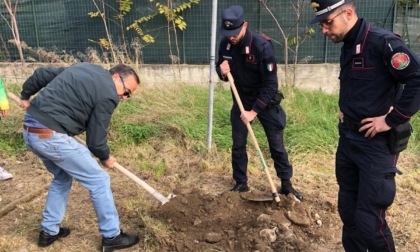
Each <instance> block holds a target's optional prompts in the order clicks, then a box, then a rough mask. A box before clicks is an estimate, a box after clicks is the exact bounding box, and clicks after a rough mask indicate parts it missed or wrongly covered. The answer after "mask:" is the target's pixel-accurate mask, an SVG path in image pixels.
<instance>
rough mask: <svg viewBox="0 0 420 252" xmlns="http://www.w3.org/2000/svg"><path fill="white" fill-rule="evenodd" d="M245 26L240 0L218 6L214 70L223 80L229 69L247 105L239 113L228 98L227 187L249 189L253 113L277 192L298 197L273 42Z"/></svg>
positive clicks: (234, 189)
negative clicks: (221, 8)
mask: <svg viewBox="0 0 420 252" xmlns="http://www.w3.org/2000/svg"><path fill="white" fill-rule="evenodd" d="M247 27H248V23H247V22H246V21H245V15H244V10H243V8H242V7H241V6H238V5H233V6H230V7H229V8H227V9H225V10H224V11H223V14H222V26H221V29H220V31H221V34H222V36H223V38H222V41H221V42H220V46H219V58H218V61H217V64H216V71H217V73H218V75H219V77H220V79H222V80H224V81H227V77H226V75H227V74H228V73H229V72H230V73H231V74H232V76H233V78H234V79H235V85H236V88H237V90H238V93H239V96H240V98H241V101H242V103H243V105H244V109H245V110H246V111H245V112H244V113H243V114H241V111H240V109H239V107H238V103H237V102H236V100H235V99H233V106H232V109H231V115H230V120H231V123H232V141H233V145H232V167H233V179H234V180H235V181H236V185H235V186H234V187H233V188H232V189H231V191H238V192H246V191H248V190H249V187H248V183H247V182H248V178H247V165H248V156H247V153H246V142H247V135H248V130H247V128H246V124H247V123H251V122H252V121H253V120H254V119H255V118H256V117H258V119H259V120H260V122H261V124H262V125H263V127H264V131H265V133H266V135H267V140H268V144H269V147H270V152H271V157H272V158H273V160H274V167H275V169H276V172H277V176H278V177H279V178H280V179H281V187H280V190H279V192H280V193H281V194H286V195H287V194H289V193H292V194H293V195H295V196H296V198H298V199H299V200H302V199H303V196H302V195H301V194H300V193H299V192H297V191H296V190H295V189H294V188H293V186H292V182H291V180H290V179H291V177H292V176H293V167H292V165H291V164H290V163H289V159H288V154H287V152H286V149H285V148H284V142H283V130H284V128H285V127H286V113H285V112H284V111H283V108H282V107H281V105H280V100H281V98H282V96H281V95H280V93H279V91H278V79H277V65H276V59H275V57H274V48H273V45H272V44H271V41H270V38H268V37H267V36H262V35H260V34H257V33H255V32H252V31H250V30H248V29H247ZM276 97H277V98H276Z"/></svg>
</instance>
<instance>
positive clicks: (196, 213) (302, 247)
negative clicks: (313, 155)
mask: <svg viewBox="0 0 420 252" xmlns="http://www.w3.org/2000/svg"><path fill="white" fill-rule="evenodd" d="M176 192H178V193H177V197H176V198H174V199H172V200H170V201H169V202H168V203H166V204H165V205H163V206H162V207H160V208H159V209H158V210H156V211H153V212H152V216H153V217H154V218H160V219H165V220H166V221H167V223H168V224H169V225H170V226H171V227H172V230H173V231H174V232H173V234H172V235H171V236H170V237H169V238H167V239H165V241H164V242H165V243H166V244H167V247H168V250H170V251H261V252H264V251H332V250H333V249H334V248H332V247H331V246H330V245H327V244H331V242H332V243H334V242H335V241H334V237H333V236H332V237H331V236H329V237H325V234H326V233H328V232H329V230H330V226H331V225H335V224H336V223H332V222H331V221H332V220H331V218H328V216H330V215H331V214H333V213H334V212H335V211H336V207H335V206H334V204H333V203H331V202H319V203H317V206H316V207H313V202H312V203H310V202H305V201H303V202H300V201H298V200H296V198H295V197H294V196H293V195H289V196H290V197H285V196H283V195H282V196H281V200H280V202H279V203H277V202H275V201H274V200H272V201H271V202H270V201H267V202H257V201H255V202H254V201H250V200H248V198H252V199H255V198H260V197H261V196H264V197H265V198H269V196H270V195H256V196H255V195H253V193H252V192H251V193H233V192H223V193H221V194H219V195H211V194H206V193H203V191H200V190H198V189H189V188H181V189H177V190H176ZM314 244H317V245H314Z"/></svg>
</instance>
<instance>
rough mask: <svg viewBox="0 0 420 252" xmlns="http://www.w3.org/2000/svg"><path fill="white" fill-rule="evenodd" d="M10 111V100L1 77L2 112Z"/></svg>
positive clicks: (0, 97) (0, 104)
mask: <svg viewBox="0 0 420 252" xmlns="http://www.w3.org/2000/svg"><path fill="white" fill-rule="evenodd" d="M8 109H9V100H8V99H7V96H6V90H5V89H4V86H3V80H2V78H1V77H0V111H2V110H8Z"/></svg>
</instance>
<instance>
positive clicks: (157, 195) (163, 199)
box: [7, 92, 175, 205]
mask: <svg viewBox="0 0 420 252" xmlns="http://www.w3.org/2000/svg"><path fill="white" fill-rule="evenodd" d="M7 95H8V96H9V98H10V99H12V100H13V101H15V102H17V103H18V104H21V102H22V101H21V100H20V99H19V97H17V96H16V95H15V94H13V93H11V92H7ZM74 138H75V139H76V140H77V141H78V142H79V143H81V144H83V145H84V146H86V142H85V141H84V140H83V139H81V138H80V137H78V136H75V137H74ZM113 167H114V168H116V169H117V170H119V171H120V172H122V173H123V174H124V175H126V176H127V177H129V178H130V179H131V180H133V181H134V182H136V183H137V184H138V185H140V186H141V187H143V188H144V189H145V190H146V191H147V192H149V193H150V194H152V195H153V197H155V198H156V199H157V200H159V201H160V202H161V203H162V205H163V204H165V203H167V202H169V200H170V199H171V198H173V197H175V195H173V194H170V195H169V196H168V197H165V196H163V195H162V194H160V193H159V192H158V191H156V190H155V189H154V188H153V187H151V186H150V185H148V184H147V183H146V182H144V181H143V180H141V179H140V178H139V177H137V176H136V175H134V174H133V173H131V172H130V171H129V170H127V169H126V168H124V167H123V166H122V165H120V164H118V163H117V162H115V163H114V165H113Z"/></svg>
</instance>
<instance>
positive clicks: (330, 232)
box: [0, 152, 420, 252]
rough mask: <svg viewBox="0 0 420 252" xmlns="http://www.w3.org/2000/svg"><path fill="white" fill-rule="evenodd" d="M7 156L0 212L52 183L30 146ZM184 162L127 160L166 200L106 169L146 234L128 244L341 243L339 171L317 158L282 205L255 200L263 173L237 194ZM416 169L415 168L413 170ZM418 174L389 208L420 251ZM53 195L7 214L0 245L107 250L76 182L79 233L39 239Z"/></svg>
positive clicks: (220, 176) (259, 247)
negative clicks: (41, 243)
mask: <svg viewBox="0 0 420 252" xmlns="http://www.w3.org/2000/svg"><path fill="white" fill-rule="evenodd" d="M184 157H185V155H184ZM0 158H1V159H0V166H3V167H5V168H6V169H7V170H8V171H10V172H11V173H12V174H13V175H14V178H13V179H12V180H8V181H1V182H0V193H1V195H0V197H1V201H0V210H1V209H3V208H4V207H5V206H6V205H8V204H10V203H12V202H14V201H16V200H18V199H21V198H23V197H25V196H26V195H28V194H30V193H32V192H34V191H37V190H40V189H42V188H43V187H45V185H48V184H49V183H50V180H51V175H50V174H49V173H48V172H47V171H46V170H45V168H43V165H42V164H41V163H40V161H39V160H38V159H37V158H35V157H34V155H33V154H32V153H29V152H27V153H25V154H24V155H23V156H21V157H18V158H16V159H15V158H13V159H12V158H8V157H6V156H4V155H2V154H0ZM184 159H185V158H184ZM182 160H183V159H182V158H180V159H179V160H178V161H177V162H179V163H178V164H176V162H175V161H176V159H175V158H173V161H174V163H173V166H174V167H184V168H183V169H181V168H179V169H178V170H176V171H175V169H174V171H171V172H170V174H167V175H165V176H163V177H161V178H160V179H158V180H155V179H153V178H152V177H150V175H147V172H145V171H143V172H142V170H138V169H137V170H136V167H131V166H127V167H126V168H127V169H128V170H130V171H132V172H133V173H135V174H136V175H137V176H139V177H140V178H141V179H143V180H145V181H146V182H147V183H148V184H150V185H151V186H152V187H154V188H156V189H158V191H160V192H161V193H162V194H163V195H167V194H165V193H163V192H172V193H174V194H175V195H176V197H175V198H173V199H171V200H170V201H169V202H168V203H166V204H164V205H162V204H160V202H159V201H157V200H156V199H155V198H153V196H151V195H150V194H149V193H147V192H146V191H145V190H144V189H143V188H141V187H139V186H138V185H136V184H135V183H134V182H133V181H132V180H130V179H129V178H128V177H127V176H125V175H123V174H122V173H120V172H118V171H117V170H107V172H109V174H110V176H111V179H112V189H113V192H114V200H115V203H116V206H117V209H118V212H119V214H120V221H121V225H122V228H123V229H124V231H125V232H129V233H138V234H139V235H140V237H141V242H140V243H139V245H136V246H135V247H133V248H130V249H126V250H123V251H148V252H150V251H179V252H189V251H191V252H192V251H194V252H196V251H226V252H228V251H229V252H236V251H260V252H264V251H267V252H268V251H305V252H306V251H311V252H324V251H325V252H327V251H328V252H330V251H343V248H342V245H341V222H340V219H339V217H338V213H337V205H336V191H337V185H336V182H335V178H334V175H333V171H327V172H325V171H321V170H319V169H317V168H316V167H315V165H314V163H313V164H312V167H313V168H312V169H304V168H303V167H301V166H300V165H299V164H298V165H296V163H295V176H294V184H295V187H296V188H297V189H298V190H299V191H301V192H302V194H303V195H304V196H305V199H304V201H302V202H299V201H296V199H295V198H294V197H286V196H284V195H281V196H280V199H281V201H280V202H279V203H276V202H275V201H267V202H254V201H250V200H248V199H249V198H261V197H268V198H269V197H270V192H269V191H268V190H269V187H268V186H267V182H266V178H265V176H264V174H263V172H258V171H255V170H252V169H251V173H252V174H251V175H250V179H251V182H250V184H251V187H252V191H251V192H250V193H232V192H229V191H228V189H229V188H230V187H231V186H232V180H231V173H230V170H228V169H226V170H223V169H218V170H217V171H215V170H203V168H202V165H200V162H196V163H194V162H190V161H191V160H190V161H189V164H190V166H189V167H186V166H185V165H182V164H183V163H182ZM318 160H320V158H319V157H318ZM328 160H330V162H331V163H326V162H324V163H323V166H325V167H333V164H332V163H333V159H332V158H329V159H328ZM413 160H414V161H413ZM418 160H419V158H418V157H416V156H407V158H406V161H405V162H407V164H414V166H416V162H417V163H418ZM402 161H403V163H404V160H402ZM184 162H185V161H184ZM303 165H304V166H306V165H307V164H303ZM412 171H414V172H415V171H416V169H412V170H411V171H408V172H407V173H408V174H409V173H410V172H412ZM400 179H401V180H403V181H400ZM417 179H418V177H416V176H411V177H406V178H399V177H398V179H397V182H398V183H399V191H398V195H397V199H396V201H395V203H394V204H393V206H392V207H391V208H390V209H389V211H388V219H389V224H390V226H391V228H392V229H393V232H394V238H395V240H396V245H397V251H420V250H419V245H418V244H419V234H418V233H419V231H418V223H419V222H420V219H419V217H418V216H417V214H416V213H417V212H418V211H419V207H418V204H417V202H418V200H415V198H416V195H417V196H418V193H417V189H416V188H410V187H408V186H406V185H409V184H411V185H415V184H416V183H415V181H417V182H418V180H417ZM403 182H404V183H403ZM181 185H182V186H181ZM401 185H402V186H401ZM171 188H173V189H171ZM46 194H47V190H46V189H45V190H44V191H42V190H41V191H40V192H39V194H37V195H34V197H33V198H31V199H28V200H27V201H24V202H19V203H18V204H16V206H15V207H14V208H13V209H11V210H10V211H9V212H8V213H6V214H4V215H3V216H0V252H3V251H20V252H27V251H80V252H82V251H83V252H86V251H98V250H100V241H101V236H100V234H99V232H98V231H97V230H98V226H97V223H96V216H95V213H94V210H93V207H92V204H91V202H90V199H89V194H88V192H87V190H86V189H85V188H83V187H82V186H81V185H80V184H79V183H77V182H75V183H74V184H73V188H72V191H71V194H70V200H69V204H68V209H67V213H66V216H65V218H64V220H63V223H62V225H63V226H67V227H69V228H70V229H71V230H72V233H71V234H70V235H69V236H68V237H66V238H64V239H60V240H59V241H57V242H55V243H54V244H53V245H51V246H50V247H48V248H46V249H40V248H38V247H37V245H36V242H37V239H38V234H39V223H40V221H41V219H42V211H43V208H44V204H45V197H46ZM417 198H418V197H417Z"/></svg>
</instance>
